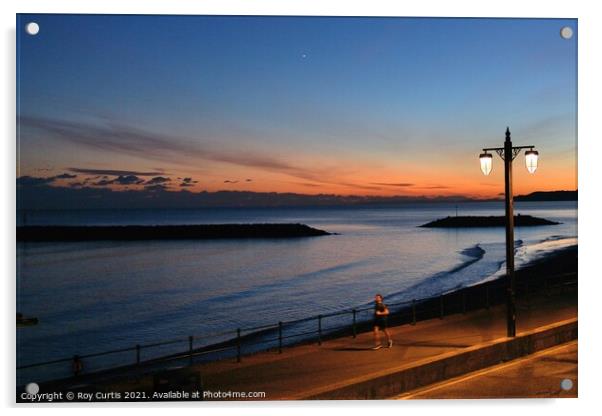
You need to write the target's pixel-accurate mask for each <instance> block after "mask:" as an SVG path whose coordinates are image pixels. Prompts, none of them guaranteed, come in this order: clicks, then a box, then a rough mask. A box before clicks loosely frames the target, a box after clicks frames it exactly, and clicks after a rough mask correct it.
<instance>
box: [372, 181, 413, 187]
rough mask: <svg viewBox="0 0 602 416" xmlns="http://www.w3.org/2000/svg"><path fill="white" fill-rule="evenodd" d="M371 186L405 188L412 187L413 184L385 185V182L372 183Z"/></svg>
mask: <svg viewBox="0 0 602 416" xmlns="http://www.w3.org/2000/svg"><path fill="white" fill-rule="evenodd" d="M372 185H378V186H395V187H399V188H407V187H410V186H414V184H413V183H387V182H372Z"/></svg>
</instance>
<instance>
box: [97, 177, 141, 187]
mask: <svg viewBox="0 0 602 416" xmlns="http://www.w3.org/2000/svg"><path fill="white" fill-rule="evenodd" d="M143 182H144V179H142V178H139V177H138V176H136V175H119V176H118V177H116V178H114V179H101V180H99V181H98V182H94V183H93V184H92V185H96V186H108V185H140V184H141V183H143Z"/></svg>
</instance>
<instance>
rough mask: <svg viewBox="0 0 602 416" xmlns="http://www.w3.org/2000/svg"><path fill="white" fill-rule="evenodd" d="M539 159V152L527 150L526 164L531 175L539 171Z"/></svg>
mask: <svg viewBox="0 0 602 416" xmlns="http://www.w3.org/2000/svg"><path fill="white" fill-rule="evenodd" d="M538 158H539V152H538V151H537V150H533V149H531V150H527V151H526V152H525V163H526V165H527V170H528V171H529V173H535V171H536V170H537V159H538Z"/></svg>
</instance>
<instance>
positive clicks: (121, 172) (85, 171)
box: [67, 168, 164, 176]
mask: <svg viewBox="0 0 602 416" xmlns="http://www.w3.org/2000/svg"><path fill="white" fill-rule="evenodd" d="M67 170H68V171H70V172H75V173H82V174H85V175H101V176H102V175H110V176H128V175H135V176H156V175H163V174H164V173H163V172H138V171H134V170H115V169H86V168H68V169H67Z"/></svg>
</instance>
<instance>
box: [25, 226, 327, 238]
mask: <svg viewBox="0 0 602 416" xmlns="http://www.w3.org/2000/svg"><path fill="white" fill-rule="evenodd" d="M330 234H331V233H328V232H326V231H323V230H319V229H316V228H312V227H309V226H307V225H305V224H207V225H154V226H153V225H126V226H83V227H80V226H24V227H17V241H29V242H42V241H94V240H121V241H124V240H125V241H128V240H129V241H134V240H196V239H198V240H207V239H234V238H240V239H246V238H296V237H318V236H325V235H330Z"/></svg>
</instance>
